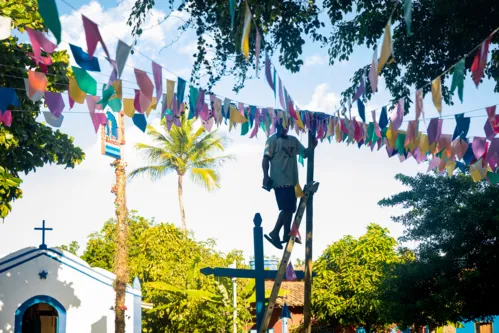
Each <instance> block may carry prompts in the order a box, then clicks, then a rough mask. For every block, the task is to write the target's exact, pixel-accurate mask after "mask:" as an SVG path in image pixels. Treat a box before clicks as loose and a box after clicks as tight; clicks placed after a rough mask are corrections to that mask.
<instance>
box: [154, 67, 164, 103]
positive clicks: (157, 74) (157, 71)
mask: <svg viewBox="0 0 499 333" xmlns="http://www.w3.org/2000/svg"><path fill="white" fill-rule="evenodd" d="M152 74H153V75H154V85H155V86H156V100H157V101H159V100H160V98H161V92H162V91H163V71H162V67H161V65H158V64H157V63H155V62H154V61H153V62H152Z"/></svg>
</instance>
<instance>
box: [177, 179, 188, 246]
mask: <svg viewBox="0 0 499 333" xmlns="http://www.w3.org/2000/svg"><path fill="white" fill-rule="evenodd" d="M183 177H184V176H183V175H180V174H179V175H178V204H179V205H180V218H181V219H182V232H183V233H184V236H185V235H187V224H186V223H185V210H184V199H183V197H182V195H183V193H184V190H183V187H182V181H183Z"/></svg>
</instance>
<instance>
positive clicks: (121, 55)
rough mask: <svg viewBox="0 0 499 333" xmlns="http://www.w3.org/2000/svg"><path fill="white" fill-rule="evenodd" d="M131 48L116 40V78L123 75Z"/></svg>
mask: <svg viewBox="0 0 499 333" xmlns="http://www.w3.org/2000/svg"><path fill="white" fill-rule="evenodd" d="M131 49H132V47H131V46H129V45H127V44H126V43H125V42H123V41H122V40H118V46H117V47H116V67H117V70H118V78H120V77H121V74H123V70H124V69H125V64H126V60H127V59H128V55H129V54H130V50H131Z"/></svg>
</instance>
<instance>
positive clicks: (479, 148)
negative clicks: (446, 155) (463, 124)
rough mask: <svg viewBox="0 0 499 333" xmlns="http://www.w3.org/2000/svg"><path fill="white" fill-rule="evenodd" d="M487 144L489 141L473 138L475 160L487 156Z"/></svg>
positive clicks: (472, 146)
mask: <svg viewBox="0 0 499 333" xmlns="http://www.w3.org/2000/svg"><path fill="white" fill-rule="evenodd" d="M486 143H487V139H485V138H481V137H478V136H475V137H474V138H473V143H472V145H471V148H472V149H473V154H474V155H475V158H476V159H477V160H478V159H479V158H480V157H482V156H483V154H485V144H486Z"/></svg>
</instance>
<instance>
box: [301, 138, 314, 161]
mask: <svg viewBox="0 0 499 333" xmlns="http://www.w3.org/2000/svg"><path fill="white" fill-rule="evenodd" d="M296 142H297V143H298V148H299V149H300V150H299V151H300V152H302V151H303V158H307V157H308V152H309V149H310V148H305V147H304V146H303V145H302V144H301V142H300V140H298V139H296ZM312 144H313V147H314V148H315V147H317V140H315V139H314V141H313V143H312Z"/></svg>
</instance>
